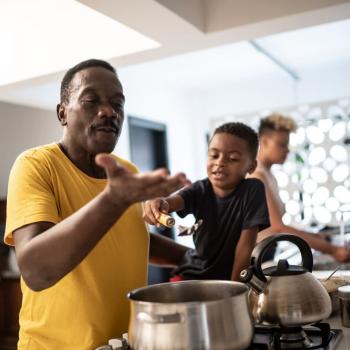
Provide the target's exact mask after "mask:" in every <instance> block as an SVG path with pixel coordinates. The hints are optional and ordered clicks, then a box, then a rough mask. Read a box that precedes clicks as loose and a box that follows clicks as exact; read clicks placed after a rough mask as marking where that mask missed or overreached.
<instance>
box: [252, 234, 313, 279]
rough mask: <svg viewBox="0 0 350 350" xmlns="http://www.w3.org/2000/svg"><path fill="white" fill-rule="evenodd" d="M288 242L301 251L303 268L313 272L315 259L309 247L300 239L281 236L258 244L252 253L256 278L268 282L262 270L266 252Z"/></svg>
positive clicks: (287, 235) (293, 236) (291, 236)
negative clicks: (282, 242)
mask: <svg viewBox="0 0 350 350" xmlns="http://www.w3.org/2000/svg"><path fill="white" fill-rule="evenodd" d="M280 241H287V242H291V243H294V244H295V245H296V246H297V247H298V248H299V250H300V253H301V258H302V266H303V267H304V268H305V269H306V270H307V271H309V272H312V267H313V257H312V252H311V249H310V247H309V245H308V244H307V243H306V242H305V241H304V240H303V239H302V238H300V237H298V236H295V235H290V234H280V235H274V236H271V237H268V238H266V239H264V240H263V241H261V242H260V243H258V244H257V245H256V246H255V248H254V250H253V253H252V258H251V264H252V265H254V270H255V274H256V276H257V277H258V278H259V279H260V280H261V281H264V282H266V277H265V275H264V273H263V271H262V269H261V263H262V258H263V256H264V254H265V252H266V251H267V250H268V249H269V248H270V247H271V246H272V245H273V244H274V243H276V242H280Z"/></svg>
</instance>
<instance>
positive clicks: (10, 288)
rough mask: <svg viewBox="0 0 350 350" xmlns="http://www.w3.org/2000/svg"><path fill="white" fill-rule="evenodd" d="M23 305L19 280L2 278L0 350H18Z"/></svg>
mask: <svg viewBox="0 0 350 350" xmlns="http://www.w3.org/2000/svg"><path fill="white" fill-rule="evenodd" d="M21 303H22V293H21V289H20V280H19V278H18V277H2V278H1V279H0V350H11V349H16V344H17V341H18V330H19V324H18V315H19V310H20V308H21Z"/></svg>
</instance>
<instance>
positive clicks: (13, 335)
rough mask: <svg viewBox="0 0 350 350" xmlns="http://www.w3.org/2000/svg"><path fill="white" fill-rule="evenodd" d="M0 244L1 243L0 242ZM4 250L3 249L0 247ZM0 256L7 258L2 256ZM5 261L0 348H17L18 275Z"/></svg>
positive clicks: (0, 268)
mask: <svg viewBox="0 0 350 350" xmlns="http://www.w3.org/2000/svg"><path fill="white" fill-rule="evenodd" d="M5 216H6V200H0V224H3V225H4V224H5ZM0 244H3V243H2V242H0ZM2 252H4V249H2ZM2 258H3V259H4V258H7V255H6V256H2ZM7 268H8V266H7V263H5V262H4V261H2V262H1V264H0V350H15V349H17V341H18V330H19V324H18V315H19V310H20V307H21V303H22V293H21V288H20V277H19V276H18V275H16V274H10V273H9V272H8V271H7Z"/></svg>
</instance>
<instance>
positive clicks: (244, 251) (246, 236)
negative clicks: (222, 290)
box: [231, 227, 258, 281]
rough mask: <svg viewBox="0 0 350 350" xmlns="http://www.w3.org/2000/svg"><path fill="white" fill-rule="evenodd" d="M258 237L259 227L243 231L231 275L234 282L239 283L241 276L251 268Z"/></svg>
mask: <svg viewBox="0 0 350 350" xmlns="http://www.w3.org/2000/svg"><path fill="white" fill-rule="evenodd" d="M257 235H258V228H257V227H254V228H249V229H246V230H242V232H241V237H240V238H239V241H238V244H237V246H236V250H235V260H234V262H233V267H232V274H231V280H232V281H239V274H240V273H241V271H242V270H244V269H246V268H247V267H248V266H249V263H250V257H251V255H252V251H253V249H254V245H255V243H256V237H257Z"/></svg>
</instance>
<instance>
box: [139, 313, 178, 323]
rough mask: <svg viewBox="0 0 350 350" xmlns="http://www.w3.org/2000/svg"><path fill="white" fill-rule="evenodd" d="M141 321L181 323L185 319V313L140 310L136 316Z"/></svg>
mask: <svg viewBox="0 0 350 350" xmlns="http://www.w3.org/2000/svg"><path fill="white" fill-rule="evenodd" d="M136 318H137V319H138V320H139V321H142V322H147V323H180V322H182V321H183V315H181V314H179V313H175V314H169V315H155V314H148V313H147V312H139V313H138V314H137V316H136Z"/></svg>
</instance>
